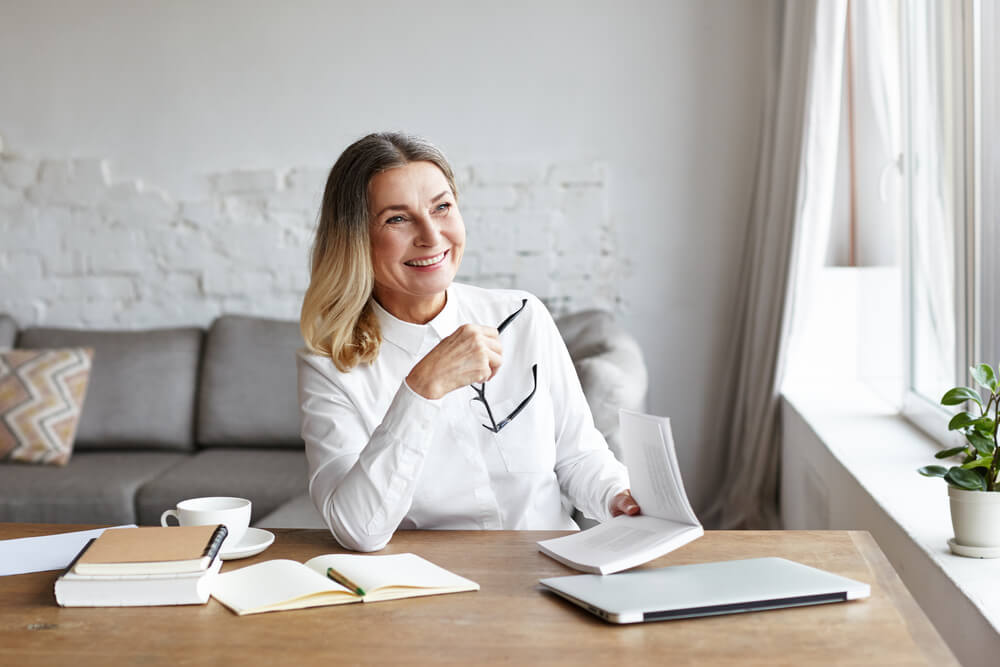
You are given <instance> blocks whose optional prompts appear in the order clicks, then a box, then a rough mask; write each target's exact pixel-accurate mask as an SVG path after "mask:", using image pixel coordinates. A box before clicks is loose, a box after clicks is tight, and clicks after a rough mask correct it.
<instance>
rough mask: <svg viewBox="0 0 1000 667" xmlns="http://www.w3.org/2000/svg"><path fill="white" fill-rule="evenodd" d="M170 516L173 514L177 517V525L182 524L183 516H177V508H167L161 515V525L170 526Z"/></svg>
mask: <svg viewBox="0 0 1000 667" xmlns="http://www.w3.org/2000/svg"><path fill="white" fill-rule="evenodd" d="M168 516H172V517H174V518H175V519H177V525H178V526H179V525H181V518H180V517H179V516H177V510H167V511H166V512H164V513H163V514H161V515H160V525H161V526H169V525H170V524H169V523H167V517H168Z"/></svg>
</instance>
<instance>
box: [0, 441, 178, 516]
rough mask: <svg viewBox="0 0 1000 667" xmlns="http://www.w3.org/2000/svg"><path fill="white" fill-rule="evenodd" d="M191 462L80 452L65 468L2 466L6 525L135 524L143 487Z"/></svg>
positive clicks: (157, 455)
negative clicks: (11, 523)
mask: <svg viewBox="0 0 1000 667" xmlns="http://www.w3.org/2000/svg"><path fill="white" fill-rule="evenodd" d="M185 458H187V456H186V455H185V454H178V453H173V452H76V453H75V454H74V455H73V458H72V460H70V462H69V463H68V464H67V465H65V466H59V467H57V466H32V465H24V464H18V463H5V464H2V465H0V489H2V490H3V501H2V502H0V521H28V522H37V523H99V524H123V523H135V522H136V512H135V502H134V501H135V494H136V491H137V490H138V488H139V487H140V486H142V485H143V484H144V483H146V482H148V481H149V480H151V479H153V478H154V477H156V476H157V475H158V474H160V473H161V472H163V471H164V470H166V469H168V468H170V467H171V466H173V465H175V464H177V463H178V462H179V461H181V460H183V459H185Z"/></svg>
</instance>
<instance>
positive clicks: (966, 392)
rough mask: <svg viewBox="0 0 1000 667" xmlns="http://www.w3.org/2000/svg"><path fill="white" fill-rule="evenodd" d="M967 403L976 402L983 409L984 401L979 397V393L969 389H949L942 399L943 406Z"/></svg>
mask: <svg viewBox="0 0 1000 667" xmlns="http://www.w3.org/2000/svg"><path fill="white" fill-rule="evenodd" d="M966 401H975V402H976V403H978V404H979V407H980V408H981V407H983V399H981V398H980V397H979V392H977V391H976V390H975V389H969V388H968V387H955V388H954V389H949V390H948V391H946V392H945V393H944V396H942V397H941V405H961V404H962V403H965V402H966Z"/></svg>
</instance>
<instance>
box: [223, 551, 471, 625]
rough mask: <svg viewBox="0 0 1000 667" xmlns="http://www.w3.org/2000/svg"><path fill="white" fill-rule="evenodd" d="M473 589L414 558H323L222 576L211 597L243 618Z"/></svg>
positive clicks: (273, 562)
mask: <svg viewBox="0 0 1000 667" xmlns="http://www.w3.org/2000/svg"><path fill="white" fill-rule="evenodd" d="M335 579H336V580H335ZM340 582H343V583H340ZM478 590H479V584H477V583H476V582H474V581H470V580H469V579H466V578H465V577H460V576H459V575H457V574H455V573H453V572H449V571H448V570H446V569H444V568H443V567H439V566H437V565H435V564H434V563H431V562H430V561H428V560H425V559H423V558H421V557H420V556H417V555H416V554H389V555H384V556H367V555H358V554H327V555H323V556H316V557H315V558H312V559H310V560H308V561H306V562H305V563H304V564H303V563H299V562H296V561H293V560H280V559H279V560H268V561H264V562H263V563H257V564H255V565H249V566H247V567H244V568H241V569H239V570H234V571H232V572H226V573H225V574H221V575H219V576H218V577H216V579H215V583H214V585H213V587H212V597H214V598H215V599H216V600H218V601H219V602H221V603H222V604H224V605H225V606H227V607H229V608H230V609H231V610H233V611H234V612H236V613H237V614H239V615H240V616H243V615H244V614H257V613H260V612H265V611H283V610H287V609H304V608H306V607H320V606H325V605H334V604H348V603H351V602H379V601H382V600H396V599H399V598H410V597H418V596H421V595H439V594H442V593H460V592H463V591H478Z"/></svg>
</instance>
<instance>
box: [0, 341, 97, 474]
mask: <svg viewBox="0 0 1000 667" xmlns="http://www.w3.org/2000/svg"><path fill="white" fill-rule="evenodd" d="M93 356H94V350H93V349H91V348H87V347H71V348H62V349H56V350H10V351H9V352H0V461H21V462H25V463H54V464H57V465H65V464H66V463H67V462H69V457H70V455H71V454H72V453H73V438H74V437H75V436H76V426H77V423H78V422H79V421H80V411H81V408H82V407H83V399H84V396H86V394H87V379H88V378H89V376H90V367H91V361H92V359H93Z"/></svg>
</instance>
